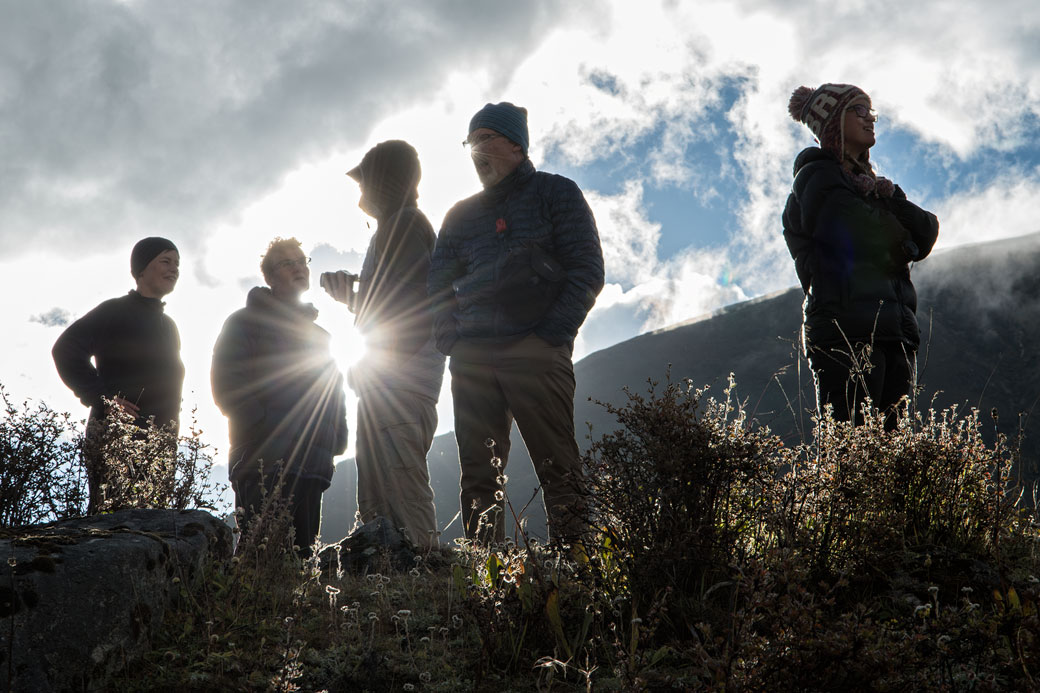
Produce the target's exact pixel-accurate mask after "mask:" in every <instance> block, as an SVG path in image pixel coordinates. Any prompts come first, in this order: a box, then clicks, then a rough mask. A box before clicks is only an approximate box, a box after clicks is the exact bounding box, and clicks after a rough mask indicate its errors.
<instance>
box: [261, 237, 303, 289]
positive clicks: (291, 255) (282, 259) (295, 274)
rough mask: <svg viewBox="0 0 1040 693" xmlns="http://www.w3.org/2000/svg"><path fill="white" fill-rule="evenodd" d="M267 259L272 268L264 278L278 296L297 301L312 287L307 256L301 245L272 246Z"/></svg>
mask: <svg viewBox="0 0 1040 693" xmlns="http://www.w3.org/2000/svg"><path fill="white" fill-rule="evenodd" d="M266 260H267V263H268V266H269V267H270V270H269V271H267V272H265V273H264V279H265V280H266V281H267V285H268V286H269V287H271V293H272V294H274V295H275V297H276V298H279V299H282V300H284V301H296V300H299V298H300V294H302V293H303V292H304V291H306V290H307V289H309V288H310V287H311V271H310V268H308V267H307V262H308V260H307V256H306V255H304V254H303V250H302V249H300V247H299V246H288V247H286V246H281V247H275V248H272V249H271V250H270V251H269V253H268V256H267V258H266Z"/></svg>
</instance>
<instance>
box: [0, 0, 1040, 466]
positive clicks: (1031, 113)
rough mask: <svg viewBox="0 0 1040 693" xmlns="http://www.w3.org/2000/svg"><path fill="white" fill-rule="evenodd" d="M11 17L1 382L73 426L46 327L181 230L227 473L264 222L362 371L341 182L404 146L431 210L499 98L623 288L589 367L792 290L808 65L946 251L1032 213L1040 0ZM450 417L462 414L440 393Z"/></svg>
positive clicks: (588, 338) (0, 158)
mask: <svg viewBox="0 0 1040 693" xmlns="http://www.w3.org/2000/svg"><path fill="white" fill-rule="evenodd" d="M0 17H2V21H0V296H2V302H0V324H2V325H3V330H4V338H3V340H2V342H0V356H2V358H0V384H2V385H3V387H4V388H5V389H6V391H7V393H8V394H9V396H11V397H12V398H13V399H15V400H16V401H21V400H22V399H24V398H31V399H32V400H34V401H44V402H46V403H47V404H48V405H49V406H51V407H52V408H55V409H58V410H60V411H70V412H73V414H74V415H75V416H76V417H83V418H85V416H86V409H85V408H84V407H82V405H80V404H79V402H78V400H76V399H75V397H74V396H73V395H72V394H71V393H70V392H69V391H68V390H67V389H66V388H65V387H64V386H63V385H62V383H61V381H60V380H59V379H58V376H57V374H56V372H55V370H54V366H53V362H52V360H51V356H50V348H51V345H52V344H53V342H54V340H55V339H56V338H57V337H58V335H59V334H60V332H61V330H62V329H63V325H65V324H67V323H68V322H69V321H70V320H74V319H75V318H77V317H79V316H81V315H83V314H84V313H85V312H87V311H88V310H90V309H91V308H92V307H94V306H95V305H97V304H98V303H100V302H101V301H103V300H105V299H108V298H112V297H114V296H118V295H121V294H124V293H125V292H126V291H128V290H129V289H131V288H132V287H133V280H132V278H131V276H130V273H129V256H130V249H131V247H132V246H133V244H134V243H135V242H136V241H137V240H138V239H140V238H142V237H144V236H151V235H160V236H166V237H168V238H170V239H172V240H174V242H175V243H176V244H177V245H178V247H179V249H180V253H181V278H180V281H179V283H178V286H177V289H176V291H175V292H174V293H173V294H171V295H170V296H169V297H167V301H166V303H167V305H166V312H167V314H168V315H170V316H171V317H172V318H173V319H174V320H175V321H176V322H177V324H178V326H179V329H180V333H181V341H182V352H181V353H182V358H183V360H184V362H185V366H186V369H187V375H186V380H185V387H184V415H183V417H182V419H183V420H184V421H187V420H188V419H189V418H190V416H191V414H190V412H191V411H192V410H194V411H195V416H196V418H197V420H198V422H199V425H200V427H201V429H202V430H203V435H204V437H205V439H206V440H209V441H210V442H211V443H213V444H214V445H215V446H216V448H217V455H216V463H217V472H216V476H218V477H221V478H223V477H224V474H225V471H226V467H224V465H226V460H225V459H224V457H223V455H224V453H225V452H226V450H227V428H226V422H225V419H224V418H223V416H222V415H221V414H220V412H219V410H217V408H216V407H215V405H214V404H213V401H212V397H211V393H210V387H209V364H210V358H211V354H212V348H213V343H214V341H215V340H216V337H217V335H218V333H219V330H220V328H221V325H222V324H223V321H224V320H225V318H226V317H227V316H228V315H229V314H230V313H232V312H233V311H234V310H236V309H238V308H240V307H242V306H243V305H244V304H245V295H246V292H247V291H248V290H249V288H251V287H252V286H256V285H260V284H262V283H263V282H262V279H261V277H260V271H259V261H260V256H261V254H262V253H263V251H264V249H265V248H266V246H267V244H268V242H269V241H270V240H271V239H272V238H274V237H275V236H295V237H297V238H298V239H300V241H301V242H302V243H303V246H304V249H305V251H306V252H308V253H309V254H310V256H311V257H312V258H313V264H312V291H310V292H309V293H308V294H306V295H305V297H304V298H305V300H307V301H311V302H313V303H314V305H315V306H316V307H317V308H318V309H319V311H320V315H319V318H318V322H319V324H321V325H322V326H323V327H325V328H326V329H328V330H329V331H330V332H331V333H332V335H333V350H334V353H335V356H336V358H337V359H338V360H339V362H340V363H341V365H342V366H343V368H346V367H348V366H349V364H350V363H351V362H353V361H355V360H357V358H358V357H359V356H360V355H361V353H363V349H364V343H363V340H362V339H361V338H360V336H359V335H358V334H357V333H356V331H355V330H354V327H353V324H352V319H351V316H350V315H349V314H348V313H347V311H346V310H345V309H344V308H343V307H342V306H341V305H339V304H336V303H335V302H333V301H332V300H331V299H329V298H328V297H326V296H325V295H324V294H323V293H322V292H320V290H318V288H317V274H318V272H321V271H325V270H332V269H347V270H352V271H358V270H359V269H360V265H361V259H362V257H363V255H364V252H365V249H366V247H367V244H368V241H369V238H370V236H371V233H372V230H373V229H374V228H375V223H374V221H373V222H371V223H367V222H368V219H367V217H366V216H365V215H364V214H363V213H362V212H361V211H360V210H359V209H358V208H357V201H358V190H357V186H356V185H355V184H354V183H353V182H352V181H351V180H350V179H349V178H347V177H346V176H345V175H344V172H345V171H347V170H348V169H350V168H351V167H353V166H354V165H355V164H356V163H357V162H358V161H360V158H361V156H362V155H363V154H364V152H365V151H366V150H367V149H368V148H369V147H371V146H372V145H374V144H376V143H377V142H380V141H383V140H387V139H405V140H407V141H409V142H410V143H412V144H413V145H414V146H415V147H416V149H417V150H418V152H419V156H420V159H421V161H422V166H423V179H422V182H421V184H420V187H419V192H420V199H419V203H420V207H421V208H422V209H423V210H424V211H425V212H426V214H427V215H428V216H429V218H430V220H431V221H432V222H433V225H434V228H439V225H440V222H441V220H442V219H443V217H444V214H445V212H447V210H448V209H449V208H450V207H451V205H452V204H454V203H455V202H456V201H458V200H460V199H462V198H464V197H467V196H469V195H471V194H473V193H475V192H477V191H478V190H479V189H480V186H479V182H478V180H477V177H476V174H475V173H474V171H473V168H472V165H471V163H470V161H469V159H468V155H467V154H466V152H465V150H464V149H463V147H462V146H461V144H460V143H461V142H462V140H463V139H464V138H465V136H466V135H467V125H468V122H469V119H470V117H471V116H472V115H473V113H474V112H476V111H477V110H478V109H479V108H480V107H482V106H483V105H484V104H485V103H488V102H499V101H511V102H513V103H516V104H519V105H522V106H524V107H526V108H527V109H528V112H529V126H530V140H531V148H530V156H531V159H532V161H533V162H534V164H535V166H536V167H537V168H539V169H542V170H546V171H552V172H556V173H560V174H562V175H565V176H568V177H570V178H572V179H573V180H575V181H576V182H577V183H578V185H579V186H580V187H581V188H582V190H583V191H584V193H585V196H586V199H587V200H588V201H589V204H590V205H591V207H592V209H593V212H594V214H595V216H596V220H597V223H598V227H599V232H600V238H601V241H602V244H603V253H604V258H605V262H606V282H607V283H606V286H605V288H604V290H603V292H602V293H601V294H600V296H599V299H598V301H597V303H596V306H595V308H594V309H593V310H592V312H591V313H590V314H589V317H588V319H587V321H586V323H585V325H584V327H583V328H582V331H581V332H580V333H579V335H578V339H577V341H576V343H575V358H576V359H578V358H581V357H582V356H584V355H586V354H588V353H591V352H592V351H596V350H598V349H602V348H605V347H608V346H610V345H612V344H615V343H617V342H619V341H623V340H625V339H628V338H630V337H633V336H636V335H638V334H641V333H643V332H647V331H650V330H655V329H661V328H664V327H667V326H670V325H675V324H678V323H681V322H683V321H686V320H690V319H693V318H696V317H698V316H701V315H703V314H705V313H709V312H711V311H713V310H716V309H718V308H720V307H722V306H725V305H727V304H731V303H734V302H737V301H741V300H745V299H748V298H752V297H755V296H760V295H763V294H767V293H770V292H773V291H777V290H781V289H785V288H788V287H790V286H793V285H794V284H795V283H796V277H795V273H794V268H793V265H792V262H791V259H790V256H789V255H788V253H787V249H786V247H785V245H784V242H783V237H782V234H781V231H782V229H781V226H780V212H781V210H782V208H783V204H784V201H785V199H786V196H787V194H788V193H789V191H790V185H791V164H792V162H793V160H794V157H795V155H796V154H797V153H798V151H800V150H801V149H802V148H804V147H806V146H811V145H812V144H813V138H812V135H811V133H810V132H809V131H808V129H807V128H805V127H804V126H802V125H800V124H798V123H795V122H794V121H792V120H791V119H790V118H789V116H788V115H787V102H788V98H789V96H790V93H791V91H792V90H793V89H794V88H796V87H798V86H800V85H808V86H812V87H815V86H818V85H819V84H820V83H822V82H847V83H853V84H857V85H859V86H860V87H862V88H863V89H864V90H865V91H867V92H868V93H869V94H870V95H871V97H872V100H873V105H874V107H875V109H876V110H877V111H878V112H879V114H880V121H879V123H878V125H877V137H878V141H877V145H876V146H875V147H874V148H873V150H872V154H871V157H872V161H873V162H874V165H875V167H876V168H877V170H878V172H879V173H880V174H881V175H884V176H887V177H889V178H891V179H893V180H894V181H896V182H897V183H899V184H900V185H901V186H902V187H903V188H904V190H906V192H907V194H908V195H909V197H910V199H911V200H913V201H914V202H916V203H918V204H919V205H920V206H922V207H924V208H926V209H928V210H930V211H933V212H935V213H936V214H937V215H938V217H939V219H940V223H941V231H940V237H939V242H938V244H937V246H936V252H941V251H942V250H943V249H948V248H952V247H955V246H958V245H963V244H966V243H975V242H981V241H987V240H995V239H999V238H1006V237H1011V236H1016V235H1021V234H1024V233H1029V232H1033V231H1037V230H1040V221H1038V220H1037V210H1038V209H1040V141H1038V138H1037V129H1038V127H1040V4H1037V3H1036V2H1035V0H1022V1H1016V0H990V1H987V2H981V1H975V0H962V1H960V2H948V1H946V0H920V1H918V2H914V3H906V2H902V1H900V2H895V1H893V0H874V1H872V2H862V1H859V0H849V1H848V2H842V3H834V2H831V1H817V2H813V1H811V0H807V1H803V2H797V3H795V2H790V1H788V0H724V1H720V2H713V1H709V0H705V1H701V0H687V1H685V2H679V1H676V0H663V1H662V0H640V2H631V1H626V0H614V1H612V2H610V1H604V2H583V1H582V0H566V1H563V0H529V1H527V2H523V3H505V2H501V3H499V2H477V1H475V0H396V1H395V2H393V3H387V2H378V1H376V0H370V1H367V2H366V1H364V0H354V1H349V2H323V1H321V0H310V1H306V2H299V3H285V2H274V1H272V0H248V1H246V0H237V1H236V0H227V1H224V2H212V1H210V0H181V1H179V2H176V3H171V2H165V1H158V0H155V1H152V0H123V1H113V0H107V1H106V0H48V1H47V2H24V1H21V0H0ZM799 320H800V316H797V315H794V316H792V329H795V328H796V326H797V324H798V321H799ZM738 378H739V374H738ZM447 381H448V378H445V383H446V384H447ZM348 394H349V393H348ZM352 408H353V406H352V404H351V409H352ZM439 412H440V425H439V428H438V432H441V433H443V432H446V431H450V430H452V422H451V405H450V393H449V392H448V391H447V387H446V388H445V391H444V393H443V394H442V397H441V402H440V406H439ZM350 423H351V430H352V431H353V430H354V428H355V426H354V414H353V411H351V415H350ZM352 449H353V445H351V450H350V451H348V454H352Z"/></svg>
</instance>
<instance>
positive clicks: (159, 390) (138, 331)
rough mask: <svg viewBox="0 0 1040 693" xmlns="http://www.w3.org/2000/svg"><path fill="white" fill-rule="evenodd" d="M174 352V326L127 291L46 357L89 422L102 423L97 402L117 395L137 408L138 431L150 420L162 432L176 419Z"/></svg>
mask: <svg viewBox="0 0 1040 693" xmlns="http://www.w3.org/2000/svg"><path fill="white" fill-rule="evenodd" d="M180 351H181V340H180V335H179V334H178V333H177V326H176V325H175V324H174V322H173V320H171V319H170V318H169V317H168V316H167V315H166V314H165V313H163V302H162V301H160V300H159V299H157V298H146V297H144V296H142V295H141V294H139V293H137V292H136V291H131V292H130V293H128V294H127V295H126V296H121V297H119V298H113V299H111V300H109V301H105V302H104V303H102V304H101V305H99V306H97V307H96V308H94V309H93V310H91V311H90V312H89V313H87V314H86V315H84V316H83V317H82V318H80V319H79V320H77V321H76V322H74V323H72V324H71V325H69V326H68V328H66V330H65V331H64V332H63V333H62V334H61V336H60V337H58V341H56V342H55V343H54V348H53V349H52V350H51V354H52V356H53V357H54V365H55V366H57V368H58V375H60V376H61V379H62V381H64V383H65V384H66V385H68V386H69V388H70V389H71V390H72V391H73V392H74V393H76V396H77V397H79V399H80V401H81V402H83V404H85V405H87V406H88V407H90V417H91V419H99V418H103V417H104V413H105V411H104V406H103V404H102V400H101V398H102V397H108V398H110V399H111V398H113V397H115V396H116V395H119V396H121V397H123V398H124V399H126V400H128V401H130V402H132V403H134V404H136V405H137V406H138V407H139V408H140V412H139V418H138V424H139V425H142V426H143V425H146V424H147V421H148V418H149V417H152V416H154V417H155V423H156V425H160V426H163V425H166V424H168V423H169V422H171V421H173V422H176V421H178V420H179V418H180V411H181V386H182V385H183V383H184V364H183V363H181V357H180ZM91 357H93V358H94V363H93V364H91V362H90V359H91Z"/></svg>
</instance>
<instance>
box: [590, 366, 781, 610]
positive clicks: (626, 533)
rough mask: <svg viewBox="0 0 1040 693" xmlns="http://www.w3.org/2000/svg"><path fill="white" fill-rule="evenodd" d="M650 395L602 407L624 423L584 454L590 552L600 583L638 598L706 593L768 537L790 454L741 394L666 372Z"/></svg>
mask: <svg viewBox="0 0 1040 693" xmlns="http://www.w3.org/2000/svg"><path fill="white" fill-rule="evenodd" d="M657 388H658V383H654V382H651V383H650V387H649V391H648V394H647V396H643V395H637V394H634V393H633V392H631V391H628V390H626V394H627V396H628V403H627V404H626V405H625V406H623V407H615V406H613V405H609V404H606V405H604V406H605V407H606V408H607V410H608V411H609V412H610V413H611V414H613V415H614V416H615V417H616V418H617V421H618V423H619V424H620V425H621V428H620V429H619V430H617V431H615V432H613V433H609V434H607V435H604V436H603V437H602V438H601V439H600V440H598V441H595V442H593V443H592V445H591V447H590V448H589V451H588V453H587V454H586V455H585V456H584V465H585V469H586V474H587V483H588V486H589V491H590V498H591V504H592V505H591V517H590V518H589V522H590V524H591V525H592V526H594V527H595V528H597V529H598V530H599V532H600V538H601V540H600V541H598V542H596V545H594V546H592V547H589V548H590V550H588V552H587V553H588V554H589V557H590V559H591V560H592V561H593V562H594V564H595V567H596V569H597V573H598V574H599V575H600V576H602V577H603V578H605V580H604V581H603V583H602V584H603V587H604V588H606V589H607V590H608V592H610V593H611V594H612V595H614V596H618V595H624V596H625V597H626V598H631V599H634V600H635V601H636V602H637V605H636V611H637V612H639V613H642V612H644V611H645V608H646V607H647V606H648V605H649V604H651V603H653V602H654V601H655V600H657V599H658V598H659V597H660V595H661V593H662V592H663V591H664V590H671V591H673V592H674V597H675V598H678V599H684V600H685V599H687V598H696V599H697V600H700V599H701V598H702V597H704V595H705V593H706V592H707V591H708V590H709V589H710V588H711V586H712V585H713V584H715V583H716V582H718V581H719V580H724V579H726V578H727V575H728V571H729V568H730V566H731V565H733V564H734V563H740V562H744V561H746V560H747V557H748V556H749V555H751V554H752V553H754V552H755V551H758V550H761V549H762V548H763V546H764V545H766V544H768V542H769V541H770V540H771V536H770V531H769V530H770V514H771V513H772V512H773V511H774V509H773V507H772V506H773V503H772V495H773V491H774V487H775V480H776V478H777V476H778V474H779V470H780V469H781V466H782V465H783V464H784V463H785V462H786V461H787V459H788V454H787V451H786V450H785V449H784V448H783V445H782V443H780V441H779V439H777V438H775V437H773V436H770V435H769V432H768V430H766V429H758V428H756V427H754V426H751V425H750V424H749V422H748V421H747V419H746V416H745V412H744V409H743V407H742V405H741V404H740V403H739V402H737V401H736V400H735V395H734V383H733V381H732V378H731V380H730V385H729V387H728V388H727V389H726V390H725V392H724V399H723V400H721V401H716V400H714V399H708V400H707V402H706V407H705V411H704V412H703V413H701V412H700V411H699V409H700V406H701V402H702V399H703V395H704V392H705V391H703V390H695V389H694V388H693V386H692V383H690V382H689V381H685V382H683V383H673V382H671V381H670V380H669V381H668V382H666V383H665V385H664V388H663V389H662V390H660V391H658V389H657Z"/></svg>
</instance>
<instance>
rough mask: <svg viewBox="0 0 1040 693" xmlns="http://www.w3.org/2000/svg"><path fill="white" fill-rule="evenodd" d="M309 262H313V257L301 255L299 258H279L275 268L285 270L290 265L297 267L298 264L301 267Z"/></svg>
mask: <svg viewBox="0 0 1040 693" xmlns="http://www.w3.org/2000/svg"><path fill="white" fill-rule="evenodd" d="M309 264H311V259H310V258H309V257H301V258H300V259H299V260H279V261H278V262H276V263H274V268H275V269H276V270H283V269H289V268H290V267H295V266H296V265H299V266H300V267H306V266H307V265H309Z"/></svg>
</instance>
